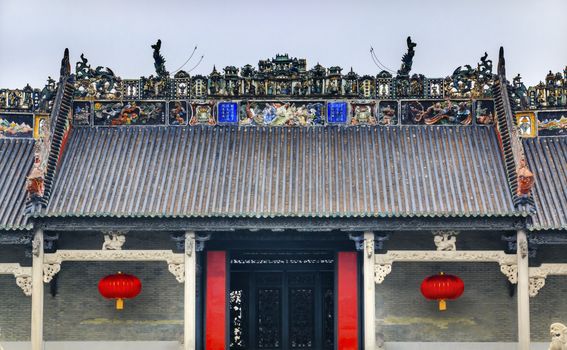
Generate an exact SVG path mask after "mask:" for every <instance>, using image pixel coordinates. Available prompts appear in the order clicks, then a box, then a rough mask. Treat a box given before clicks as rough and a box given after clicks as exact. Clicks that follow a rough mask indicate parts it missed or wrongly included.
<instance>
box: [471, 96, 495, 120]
mask: <svg viewBox="0 0 567 350" xmlns="http://www.w3.org/2000/svg"><path fill="white" fill-rule="evenodd" d="M474 116H475V118H474V119H475V121H476V123H477V124H480V125H489V124H493V123H494V121H495V120H496V109H495V108H494V100H477V101H475V108H474Z"/></svg>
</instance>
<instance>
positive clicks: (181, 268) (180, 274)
mask: <svg viewBox="0 0 567 350" xmlns="http://www.w3.org/2000/svg"><path fill="white" fill-rule="evenodd" d="M167 268H168V270H169V272H171V273H172V274H173V276H175V279H176V280H177V282H179V283H183V282H185V264H168V265H167Z"/></svg>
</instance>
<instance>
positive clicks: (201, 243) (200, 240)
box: [195, 233, 212, 252]
mask: <svg viewBox="0 0 567 350" xmlns="http://www.w3.org/2000/svg"><path fill="white" fill-rule="evenodd" d="M211 237H212V235H211V234H210V233H209V234H207V235H204V236H201V235H197V236H196V237H195V240H196V241H197V243H196V245H195V251H196V252H202V251H203V250H205V242H207V241H208V240H210V239H211Z"/></svg>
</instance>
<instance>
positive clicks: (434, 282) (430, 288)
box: [421, 272, 465, 311]
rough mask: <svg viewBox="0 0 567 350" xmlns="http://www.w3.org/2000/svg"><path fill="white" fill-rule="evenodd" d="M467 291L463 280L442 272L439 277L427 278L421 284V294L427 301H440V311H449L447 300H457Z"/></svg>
mask: <svg viewBox="0 0 567 350" xmlns="http://www.w3.org/2000/svg"><path fill="white" fill-rule="evenodd" d="M464 291H465V284H464V283H463V280H462V279H460V278H459V277H457V276H453V275H445V274H444V273H443V272H441V273H440V274H439V275H433V276H429V277H427V278H425V279H424V280H423V282H421V294H423V296H424V297H425V298H426V299H429V300H437V301H439V310H440V311H445V310H447V303H446V302H445V300H453V299H457V298H458V297H460V296H461V295H463V292H464Z"/></svg>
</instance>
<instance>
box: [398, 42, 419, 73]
mask: <svg viewBox="0 0 567 350" xmlns="http://www.w3.org/2000/svg"><path fill="white" fill-rule="evenodd" d="M406 42H407V44H408V52H406V53H405V54H404V55H403V56H402V66H401V67H400V69H399V70H398V76H400V77H408V76H409V73H410V71H411V66H412V64H413V56H414V55H415V50H414V48H415V47H416V46H417V44H416V43H414V42H412V41H411V36H408V38H407V39H406Z"/></svg>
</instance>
